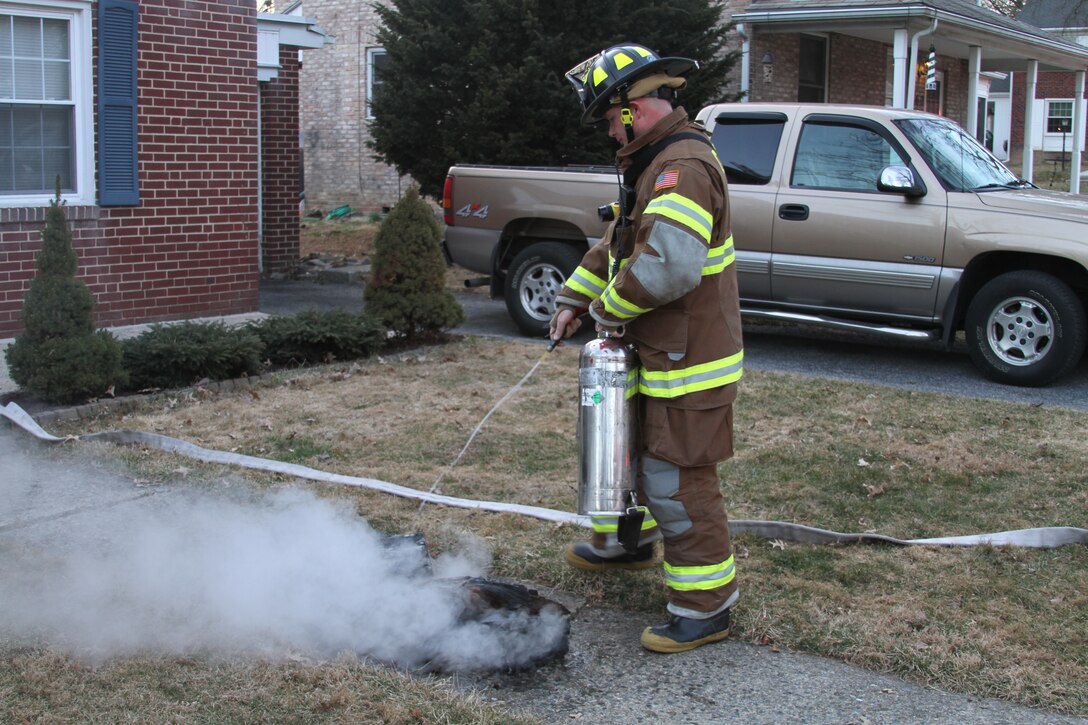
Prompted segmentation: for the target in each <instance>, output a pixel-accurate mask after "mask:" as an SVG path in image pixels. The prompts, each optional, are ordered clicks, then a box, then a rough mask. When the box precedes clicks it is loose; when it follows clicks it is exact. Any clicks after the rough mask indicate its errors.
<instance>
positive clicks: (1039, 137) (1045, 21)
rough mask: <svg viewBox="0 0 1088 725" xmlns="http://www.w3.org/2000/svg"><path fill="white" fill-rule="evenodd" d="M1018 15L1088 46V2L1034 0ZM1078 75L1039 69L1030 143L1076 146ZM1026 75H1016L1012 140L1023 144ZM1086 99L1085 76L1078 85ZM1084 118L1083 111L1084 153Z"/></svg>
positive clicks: (1058, 149) (1062, 148)
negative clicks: (1074, 127) (1075, 124)
mask: <svg viewBox="0 0 1088 725" xmlns="http://www.w3.org/2000/svg"><path fill="white" fill-rule="evenodd" d="M1017 19H1019V20H1022V21H1024V22H1026V23H1031V24H1032V25H1036V26H1038V27H1040V28H1045V29H1046V30H1047V31H1048V32H1050V33H1053V34H1054V35H1057V36H1060V37H1063V38H1065V39H1066V40H1069V41H1070V42H1073V43H1077V44H1079V45H1083V46H1088V4H1085V3H1082V2H1073V3H1070V2H1069V1H1068V0H1034V1H1033V2H1029V3H1027V4H1026V6H1025V7H1024V10H1023V11H1022V12H1021V13H1020V15H1019V16H1017ZM1077 83H1078V81H1077V75H1076V73H1070V72H1068V71H1049V72H1040V73H1039V79H1038V83H1037V84H1036V87H1035V97H1034V99H1033V105H1034V111H1035V113H1034V114H1033V118H1034V123H1033V124H1032V127H1031V129H1030V130H1029V132H1028V133H1027V134H1026V136H1027V137H1028V138H1030V139H1031V147H1032V148H1034V149H1035V150H1037V151H1044V152H1048V154H1050V155H1054V154H1057V153H1062V154H1066V153H1070V152H1072V149H1073V135H1072V132H1073V115H1074V112H1075V103H1076V99H1077V97H1078V90H1077ZM1026 85H1027V83H1026V78H1025V77H1024V74H1022V73H1016V74H1014V76H1013V90H1012V94H1013V98H1014V99H1016V100H1015V102H1014V103H1013V115H1012V129H1011V136H1012V143H1013V145H1014V146H1016V147H1018V148H1020V147H1023V145H1024V139H1025V119H1024V109H1025V108H1026V103H1025V98H1026V96H1027V90H1026ZM1079 97H1080V99H1081V100H1082V102H1083V99H1084V85H1083V79H1082V80H1081V85H1080V89H1079ZM1084 134H1085V118H1084V114H1081V123H1080V125H1079V127H1078V131H1077V135H1078V137H1079V141H1080V148H1081V150H1082V153H1083V149H1084Z"/></svg>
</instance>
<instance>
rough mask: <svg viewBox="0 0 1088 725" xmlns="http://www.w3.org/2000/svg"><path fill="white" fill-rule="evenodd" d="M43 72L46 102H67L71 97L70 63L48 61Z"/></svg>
mask: <svg viewBox="0 0 1088 725" xmlns="http://www.w3.org/2000/svg"><path fill="white" fill-rule="evenodd" d="M42 70H43V73H42V76H43V81H44V82H45V94H44V98H45V100H47V101H67V100H68V99H69V98H70V97H71V95H70V93H69V92H68V61H66V60H63V61H55V60H47V61H45V64H44V67H43V69H42Z"/></svg>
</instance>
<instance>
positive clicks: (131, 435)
mask: <svg viewBox="0 0 1088 725" xmlns="http://www.w3.org/2000/svg"><path fill="white" fill-rule="evenodd" d="M0 416H2V417H4V418H6V419H8V420H9V421H10V422H11V423H13V424H14V425H16V426H18V427H19V428H22V429H23V430H24V431H25V432H27V433H30V434H31V435H33V436H34V437H35V438H37V439H39V440H42V441H46V442H49V443H62V442H64V441H66V440H73V439H74V440H87V441H90V440H96V441H106V442H109V443H116V444H120V445H145V446H149V447H151V448H157V449H159V450H163V451H168V452H170V453H176V454H178V455H181V456H185V457H187V458H192V459H195V460H198V461H204V462H206V463H219V464H225V465H232V466H242V467H243V468H250V469H253V470H258V471H270V472H272V473H282V474H285V475H288V476H295V477H297V478H304V479H307V480H311V481H322V482H325V483H338V484H343V485H347V486H362V487H364V488H370V489H374V490H376V491H382V492H384V493H391V494H393V495H394V496H402V497H405V498H411V499H415V500H417V501H422V502H425V503H435V504H442V505H443V506H453V507H456V508H467V509H478V510H481V511H493V512H497V513H514V514H520V515H522V516H531V517H533V518H537V519H543V520H544V521H553V522H556V523H562V524H573V525H575V526H583V527H586V528H588V527H589V526H590V522H589V517H588V516H582V515H580V514H574V513H570V512H567V511H556V510H555V509H548V508H541V507H539V506H526V505H523V504H516V503H501V502H492V501H473V500H470V499H463V498H455V497H453V496H443V495H440V494H436V493H432V492H429V491H418V490H416V489H413V488H408V487H406V486H398V485H397V484H395V483H387V482H385V481H378V480H376V479H373V478H357V477H355V476H345V475H342V474H338V473H328V472H326V471H319V470H317V469H315V468H309V467H307V466H300V465H297V464H294V463H283V462H281V461H270V460H268V459H265V458H258V457H256V456H246V455H242V454H239V453H228V452H226V451H217V450H212V449H209V448H202V447H200V446H197V445H194V444H192V443H187V442H185V441H182V440H179V439H177V438H171V437H169V436H164V435H158V434H156V433H143V432H140V431H131V430H116V431H102V432H100V433H88V434H86V435H82V436H74V437H71V438H58V437H57V436H55V435H52V434H51V433H48V432H47V431H46V430H45V429H44V428H42V427H41V426H40V425H38V422H37V421H36V420H34V418H32V417H31V416H30V414H29V413H27V412H26V411H25V410H23V409H22V408H20V407H19V406H18V405H16V404H15V403H8V404H7V405H6V406H5V407H3V408H0ZM729 529H730V531H731V532H732V533H733V534H734V535H738V534H752V535H754V536H759V537H762V538H767V539H779V540H782V541H797V542H801V543H807V544H843V543H861V542H872V543H886V544H898V545H904V546H905V545H933V546H980V545H991V546H1021V547H1028V548H1036V549H1050V548H1054V547H1057V546H1064V545H1068V544H1082V545H1088V529H1079V528H1076V527H1072V526H1049V527H1044V528H1035V529H1018V530H1015V531H999V532H996V533H992V534H974V535H969V536H948V537H938V538H933V539H896V538H893V537H891V536H884V535H882V534H871V533H858V534H845V533H840V532H837V531H828V530H826V529H817V528H813V527H811V526H804V525H802V524H793V523H788V522H783V521H747V520H730V522H729Z"/></svg>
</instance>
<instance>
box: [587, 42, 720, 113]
mask: <svg viewBox="0 0 1088 725" xmlns="http://www.w3.org/2000/svg"><path fill="white" fill-rule="evenodd" d="M698 67H699V63H698V62H697V61H694V60H691V59H690V58H662V57H660V56H659V55H658V54H657V53H655V52H653V51H652V50H650V49H649V48H646V47H645V46H642V45H636V44H634V43H627V44H624V45H614V46H612V47H611V48H608V49H606V50H602V51H601V52H600V53H598V54H597V55H595V56H593V57H592V58H587V59H586V60H584V61H582V62H581V63H579V64H578V65H576V66H574V67H573V68H571V69H570V70H569V71H567V74H566V75H567V80H568V81H569V82H570V84H571V85H572V86H573V87H574V90H575V91H576V92H577V93H578V100H579V101H580V102H581V104H582V109H583V113H582V123H584V124H592V123H596V122H598V121H600V120H601V119H602V118H604V113H605V111H607V110H608V109H609V107H611V106H614V105H617V104H622V105H624V106H626V105H627V101H629V100H633V99H635V98H642V97H643V96H649V95H654V94H657V93H658V92H659V91H660V90H661V89H662V88H671V89H673V90H677V89H680V88H683V87H684V84H685V83H686V81H685V80H684V76H686V75H687V74H688V73H690V72H691V71H693V70H696V69H697V68H698Z"/></svg>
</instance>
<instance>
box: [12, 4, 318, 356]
mask: <svg viewBox="0 0 1088 725" xmlns="http://www.w3.org/2000/svg"><path fill="white" fill-rule="evenodd" d="M259 35H260V41H259V39H258V36H259ZM326 40H327V38H326V37H325V35H324V34H323V33H322V32H321V31H320V30H318V29H316V28H315V27H313V23H312V21H306V20H304V19H301V18H284V17H282V16H271V15H269V16H263V15H262V16H261V17H260V18H258V15H257V10H256V3H255V2H254V0H186V1H185V2H178V1H177V0H141V2H138V3H137V2H134V1H132V0H37V1H34V0H0V337H7V336H13V335H15V334H17V333H18V332H19V330H20V328H21V322H20V312H21V309H22V303H23V297H24V295H25V293H26V290H27V288H28V286H29V284H30V280H31V279H32V277H33V276H34V271H35V256H36V254H37V251H38V249H39V248H40V246H41V230H42V227H43V225H44V219H45V209H46V207H47V205H48V203H49V200H50V199H51V198H52V197H53V192H54V188H55V179H56V177H57V176H60V179H61V187H62V198H63V200H64V202H65V205H66V207H67V215H68V219H69V222H70V225H71V227H72V233H73V246H74V247H75V249H76V252H77V254H78V256H79V265H80V267H79V276H80V278H81V279H83V280H84V281H85V282H86V283H87V285H88V286H89V287H90V290H91V292H92V293H93V294H94V297H95V301H96V307H95V318H96V322H97V324H99V325H101V326H115V325H125V324H132V323H141V322H153V321H165V320H178V319H187V318H192V317H198V316H205V315H222V314H230V313H239V312H248V311H252V310H254V309H256V307H257V293H258V281H259V273H260V270H261V268H262V264H263V265H264V268H265V269H266V270H274V269H281V268H285V267H286V266H287V265H289V264H294V263H295V262H297V259H298V212H299V210H298V180H299V154H298V88H297V83H298V80H297V74H298V67H299V60H298V52H297V51H298V48H299V47H319V46H321V45H323V44H324V43H325V42H326ZM259 49H260V55H261V63H260V66H259V67H258V55H259ZM262 230H263V247H262ZM262 254H263V261H262Z"/></svg>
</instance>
